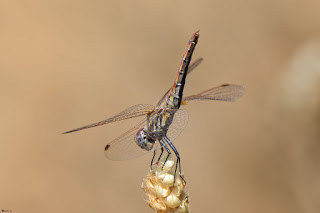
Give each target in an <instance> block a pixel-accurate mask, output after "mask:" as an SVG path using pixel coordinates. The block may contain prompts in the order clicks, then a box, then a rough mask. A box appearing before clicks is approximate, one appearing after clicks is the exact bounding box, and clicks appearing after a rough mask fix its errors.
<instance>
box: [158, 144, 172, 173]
mask: <svg viewBox="0 0 320 213" xmlns="http://www.w3.org/2000/svg"><path fill="white" fill-rule="evenodd" d="M159 141H160V144H161V147H164V148H165V149H166V151H167V152H168V155H167V157H166V159H165V161H164V162H163V165H162V169H163V166H164V165H165V164H166V162H167V161H168V159H169V157H170V155H171V151H170V149H169V148H168V146H167V145H166V144H165V142H163V141H162V140H159ZM161 155H162V153H161Z"/></svg>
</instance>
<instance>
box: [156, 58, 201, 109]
mask: <svg viewBox="0 0 320 213" xmlns="http://www.w3.org/2000/svg"><path fill="white" fill-rule="evenodd" d="M202 61H203V58H198V59H197V60H196V61H195V62H193V63H192V64H191V65H190V66H189V69H188V74H190V73H191V72H192V71H193V70H194V69H195V68H197V67H198V66H199V65H200V64H201V62H202ZM170 89H171V87H170V88H169V89H168V91H167V92H166V93H165V94H164V96H162V98H161V99H160V101H159V102H158V104H157V105H160V103H162V102H163V100H164V99H165V98H166V97H167V95H168V93H169V92H170Z"/></svg>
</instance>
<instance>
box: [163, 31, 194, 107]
mask: <svg viewBox="0 0 320 213" xmlns="http://www.w3.org/2000/svg"><path fill="white" fill-rule="evenodd" d="M198 38H199V31H197V32H195V33H194V34H193V35H192V37H191V38H190V40H189V43H188V46H187V49H186V51H185V53H184V54H183V57H182V61H181V64H180V66H179V71H178V73H177V77H176V79H175V81H174V83H173V86H172V87H171V89H170V91H169V94H168V97H167V101H166V107H168V108H173V109H179V108H180V105H181V101H182V96H183V89H184V85H185V81H186V77H187V74H188V68H189V64H190V61H191V57H192V54H193V51H194V49H195V47H196V44H197V42H198Z"/></svg>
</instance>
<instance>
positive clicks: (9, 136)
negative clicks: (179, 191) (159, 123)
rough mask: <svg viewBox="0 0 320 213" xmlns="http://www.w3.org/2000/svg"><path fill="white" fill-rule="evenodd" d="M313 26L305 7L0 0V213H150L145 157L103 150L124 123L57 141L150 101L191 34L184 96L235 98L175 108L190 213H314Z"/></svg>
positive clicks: (318, 51) (313, 7) (317, 113)
mask: <svg viewBox="0 0 320 213" xmlns="http://www.w3.org/2000/svg"><path fill="white" fill-rule="evenodd" d="M319 20H320V3H319V1H317V0H306V1H286V0H277V1H275V0H271V1H270V0H268V1H267V0H266V1H254V0H243V1H236V0H233V1H189V0H185V1H181V0H164V1H163V0H162V1H150V0H149V1H146V0H137V1H129V0H125V1H112V0H111V1H64V0H63V1H62V0H56V1H43V0H41V1H39V0H36V1H11V0H10V1H9V0H2V1H0V76H1V77H0V97H1V104H0V115H1V119H0V140H1V142H0V192H1V193H0V209H2V210H12V212H24V213H29V212H30V213H31V212H32V213H35V212H47V213H51V212H52V213H53V212H77V213H82V212H83V213H85V212H113V213H117V212H152V210H151V209H149V207H148V206H147V204H146V203H145V202H144V200H143V199H144V196H143V192H142V189H141V188H140V184H141V182H142V179H143V178H144V177H145V175H146V174H147V172H148V170H149V162H150V159H151V155H147V156H143V157H141V158H137V159H134V160H131V161H122V162H116V161H109V160H107V159H106V158H105V157H104V154H103V149H104V147H105V145H106V144H107V143H108V142H109V141H110V140H112V139H113V138H115V137H116V136H118V135H119V134H121V133H122V132H123V131H125V130H127V129H129V128H130V127H131V126H132V125H134V124H135V123H136V122H137V120H136V119H134V120H132V121H123V122H121V123H116V124H110V125H107V126H103V127H97V128H94V129H90V130H86V131H82V132H78V133H74V134H69V135H61V133H62V132H64V131H67V130H70V129H73V128H76V127H80V126H82V125H86V124H90V123H92V122H96V121H100V120H103V119H105V118H108V117H110V116H112V115H114V114H116V113H118V112H120V111H121V110H124V109H125V108H127V107H129V106H131V105H135V104H139V103H149V104H155V103H157V101H158V100H159V99H160V98H161V97H162V95H163V94H164V93H165V92H166V90H167V89H168V88H169V87H170V86H171V85H172V83H173V80H174V78H175V76H176V72H177V71H178V66H179V64H180V60H181V58H182V54H183V53H184V51H185V48H186V45H187V42H188V39H189V38H190V36H191V35H192V34H193V33H194V32H195V31H196V30H199V29H200V30H201V31H200V39H199V43H198V45H197V48H196V50H195V53H194V57H193V58H194V59H196V58H199V57H203V58H204V59H205V60H204V62H203V63H202V64H201V66H199V67H198V68H197V70H196V71H195V72H194V73H192V74H191V75H190V76H188V79H187V85H186V90H185V94H186V95H188V94H194V93H198V92H201V91H202V90H205V89H208V88H211V87H213V86H216V85H219V84H223V83H236V84H240V85H245V87H246V93H245V96H244V97H243V98H241V99H239V100H238V101H237V102H235V103H224V102H199V103H192V104H190V105H187V106H186V107H185V108H186V109H188V111H189V117H190V119H189V123H188V126H187V128H186V130H185V131H184V132H183V133H182V134H181V135H180V137H179V138H177V139H176V141H175V144H176V145H177V147H178V149H179V151H180V154H181V158H182V168H183V171H184V173H185V179H186V181H187V186H188V191H189V194H190V199H191V211H192V212H219V213H222V212H223V213H231V212H237V213H242V212H243V213H248V212H259V213H270V212H273V213H276V212H279V213H285V212H288V213H289V212H290V213H315V212H319V211H320V202H319V197H320V168H319V167H320V157H319V156H320V135H319V125H320V33H319V32H320V21H319Z"/></svg>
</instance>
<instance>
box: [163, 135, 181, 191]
mask: <svg viewBox="0 0 320 213" xmlns="http://www.w3.org/2000/svg"><path fill="white" fill-rule="evenodd" d="M164 139H165V141H166V142H167V143H168V144H169V146H170V147H171V149H172V150H173V152H174V154H175V155H176V157H177V162H176V168H175V170H174V177H176V174H177V168H178V164H179V176H180V177H181V179H182V180H183V181H184V182H186V181H185V180H184V179H183V177H182V176H181V163H180V156H179V152H178V150H177V148H176V147H175V146H174V145H173V143H172V142H171V141H170V140H169V138H167V137H164ZM175 181H176V178H174V181H173V185H174V184H175Z"/></svg>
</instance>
